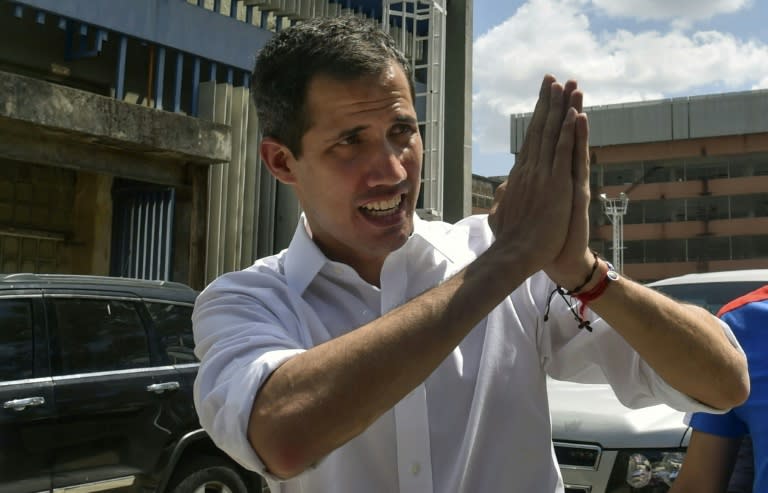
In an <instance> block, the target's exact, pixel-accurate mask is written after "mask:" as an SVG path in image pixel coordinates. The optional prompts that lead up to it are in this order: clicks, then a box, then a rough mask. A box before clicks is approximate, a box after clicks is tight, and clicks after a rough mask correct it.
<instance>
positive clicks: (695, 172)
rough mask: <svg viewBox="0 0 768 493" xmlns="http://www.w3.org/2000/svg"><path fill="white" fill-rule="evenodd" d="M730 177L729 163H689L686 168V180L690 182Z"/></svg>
mask: <svg viewBox="0 0 768 493" xmlns="http://www.w3.org/2000/svg"><path fill="white" fill-rule="evenodd" d="M728 177H729V173H728V163H723V162H718V163H688V164H686V166H685V178H686V180H688V181H691V180H714V179H716V178H728Z"/></svg>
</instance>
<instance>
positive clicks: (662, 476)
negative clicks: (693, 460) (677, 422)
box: [608, 449, 685, 493]
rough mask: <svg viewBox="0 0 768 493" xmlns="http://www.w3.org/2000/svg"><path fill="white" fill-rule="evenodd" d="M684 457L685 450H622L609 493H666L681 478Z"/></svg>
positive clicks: (612, 473)
mask: <svg viewBox="0 0 768 493" xmlns="http://www.w3.org/2000/svg"><path fill="white" fill-rule="evenodd" d="M684 458H685V450H684V449H672V450H629V451H622V452H619V454H618V455H617V456H616V462H615V464H614V465H613V471H611V479H610V480H609V481H608V493H629V492H632V493H665V492H666V491H668V490H669V487H670V486H671V485H672V482H673V481H674V480H675V478H677V475H678V473H679V472H680V467H681V466H682V465H683V459H684Z"/></svg>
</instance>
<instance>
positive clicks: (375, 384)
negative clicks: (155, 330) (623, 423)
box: [193, 18, 748, 493]
mask: <svg viewBox="0 0 768 493" xmlns="http://www.w3.org/2000/svg"><path fill="white" fill-rule="evenodd" d="M252 87H253V91H254V97H255V100H256V106H257V108H258V111H259V118H260V121H261V122H262V124H263V128H264V139H263V142H262V144H261V155H262V159H263V161H264V163H265V165H266V166H267V167H268V168H269V169H270V171H271V172H272V173H273V174H274V176H275V177H276V178H277V179H278V180H280V181H281V182H283V183H285V184H288V185H290V186H291V187H292V188H293V190H294V191H295V192H296V195H297V196H298V198H299V201H300V203H301V206H302V209H303V211H304V214H303V216H302V219H301V221H300V224H299V226H298V228H297V229H296V233H295V235H294V238H293V240H292V242H291V244H290V246H289V248H288V249H287V250H286V251H284V252H281V253H280V254H278V255H275V256H272V257H268V258H265V259H261V260H259V261H257V262H256V263H255V264H254V266H252V267H250V268H249V269H246V270H244V271H241V272H235V273H230V274H226V275H224V276H222V277H221V278H220V279H218V280H216V281H215V282H214V283H212V285H211V286H209V287H208V288H207V289H206V290H205V291H204V292H203V293H202V294H201V295H200V297H199V298H198V301H197V303H196V307H195V313H194V317H193V322H194V328H195V336H196V343H197V349H196V351H197V354H198V355H199V356H200V358H201V360H202V362H201V366H200V370H199V375H198V379H197V382H196V405H197V409H198V413H199V415H200V419H201V423H202V424H203V426H204V427H205V429H206V430H207V431H208V432H209V433H210V435H211V437H212V438H213V440H214V441H215V442H216V443H217V444H218V445H219V446H220V447H221V448H223V449H224V450H226V451H227V452H228V453H229V454H230V455H232V456H233V457H234V458H235V459H237V460H238V461H239V462H240V463H241V464H243V465H244V466H245V467H247V468H250V469H253V470H256V471H258V472H260V473H261V474H262V475H264V476H265V477H266V478H267V479H268V482H269V485H270V487H271V488H272V490H273V491H281V492H305V493H306V492H330V491H333V492H355V493H357V492H363V491H364V492H369V493H370V492H381V493H391V492H397V491H399V492H404V493H405V492H418V493H424V492H432V491H434V492H453V491H456V492H496V491H520V492H533V491H535V492H562V491H563V486H562V480H561V478H560V475H559V470H558V467H557V464H556V462H555V459H554V453H553V450H552V445H551V432H550V422H549V411H548V407H547V394H546V376H547V375H551V376H552V377H555V378H563V379H570V380H576V381H606V380H607V381H608V382H610V383H611V384H612V385H613V387H614V389H615V390H616V392H617V394H618V395H619V397H620V398H621V399H622V400H623V401H624V402H625V403H627V404H629V405H634V406H642V405H648V404H653V403H657V402H662V401H663V402H668V403H670V404H671V405H673V406H675V407H677V408H679V409H686V410H709V411H713V412H716V411H717V410H722V409H726V408H729V407H731V406H733V405H735V404H738V403H740V402H741V401H743V400H744V399H745V398H746V395H747V392H748V387H747V381H746V371H745V364H744V358H743V354H742V353H741V352H740V349H739V348H738V345H737V344H736V343H735V342H734V341H733V340H732V339H729V337H730V332H729V331H728V330H727V327H724V326H721V325H720V324H719V322H718V321H717V319H715V318H714V317H712V316H711V315H709V314H707V313H706V312H704V311H703V310H700V309H697V308H695V307H689V306H681V305H679V304H677V303H675V302H673V301H672V300H670V299H667V298H665V297H663V296H661V295H658V294H655V293H654V292H652V291H650V290H648V289H646V288H644V287H643V286H641V285H639V284H636V283H633V282H631V281H629V280H627V279H624V278H616V274H615V273H614V272H612V269H610V267H609V265H608V264H607V263H606V262H605V261H603V260H601V259H598V257H597V256H596V255H593V254H592V253H591V252H590V251H589V249H588V248H587V240H588V216H587V209H588V204H589V184H588V177H589V169H588V168H589V166H588V150H587V137H588V135H587V134H588V129H587V119H586V116H585V115H584V114H583V113H581V107H582V95H581V92H580V91H578V90H577V87H576V83H575V82H572V81H569V82H567V83H566V84H565V85H562V84H559V83H557V82H556V81H555V79H554V78H553V77H551V76H546V77H545V78H544V80H543V83H542V86H541V91H540V95H539V101H538V103H537V105H536V109H535V112H534V115H533V117H532V121H531V124H530V129H529V130H528V135H527V137H526V143H525V146H524V150H523V152H522V153H521V155H520V156H519V158H518V160H517V164H516V165H515V167H514V169H513V170H512V172H511V173H510V175H509V179H508V181H507V182H506V184H505V185H504V186H503V187H501V189H500V192H499V197H498V200H497V202H496V205H495V208H494V212H493V213H492V214H491V216H490V217H488V218H487V217H485V216H476V217H470V218H467V219H465V220H463V221H461V222H460V223H458V224H456V225H449V224H445V223H439V222H425V221H421V220H419V219H418V218H417V217H416V215H415V213H414V211H415V207H416V202H417V197H418V195H419V184H420V176H421V159H422V152H423V149H422V141H421V137H420V135H419V131H418V126H417V116H416V110H415V109H414V104H413V101H414V90H413V82H412V81H411V74H410V68H409V66H408V63H407V62H406V60H405V58H404V57H403V56H402V54H400V53H399V52H398V51H397V49H396V48H395V47H394V44H393V41H392V40H391V38H389V37H388V36H387V35H385V34H383V33H382V32H380V31H379V30H378V29H377V28H375V27H371V26H370V25H367V24H365V23H362V22H360V21H355V20H354V19H348V18H343V19H332V20H328V19H325V20H312V21H307V22H305V23H301V24H298V25H296V26H293V27H291V28H290V29H287V30H285V31H283V32H281V33H280V34H278V35H276V36H275V37H274V38H273V39H272V40H271V41H270V42H269V43H268V44H267V46H265V48H264V49H263V50H262V52H261V53H260V54H259V56H258V59H257V62H256V68H255V72H254V80H253V85H252ZM448 103H449V104H450V102H448ZM553 197H554V198H556V199H557V200H553ZM609 271H610V272H609ZM613 279H615V280H613ZM557 285H559V286H563V287H564V288H563V289H569V290H570V291H571V292H574V296H577V297H579V299H581V304H582V305H586V304H589V306H590V307H591V308H593V309H594V310H595V312H596V313H599V314H600V315H601V316H602V317H603V319H604V320H605V321H602V320H597V319H596V316H595V315H594V314H593V313H592V312H591V311H586V312H583V313H581V312H580V310H581V309H582V308H581V307H576V306H574V307H573V308H571V307H570V306H569V305H567V304H566V303H565V302H564V300H565V299H566V296H564V295H563V296H561V295H559V294H558V293H557V291H555V289H556V287H557ZM553 293H554V295H553ZM569 301H570V298H569ZM576 319H578V320H576ZM583 320H589V321H590V322H591V324H590V327H589V329H590V330H591V332H590V331H587V330H581V329H580V325H581V326H585V324H584V323H582V322H581V321H583ZM609 323H610V324H611V326H613V327H615V329H613V328H611V326H609V325H608V324H609ZM652 368H653V369H652Z"/></svg>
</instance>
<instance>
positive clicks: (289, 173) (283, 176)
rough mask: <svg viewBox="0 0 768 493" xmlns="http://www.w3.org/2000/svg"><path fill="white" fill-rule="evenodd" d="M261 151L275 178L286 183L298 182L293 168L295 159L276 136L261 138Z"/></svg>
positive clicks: (263, 159) (262, 157)
mask: <svg viewBox="0 0 768 493" xmlns="http://www.w3.org/2000/svg"><path fill="white" fill-rule="evenodd" d="M259 153H260V154H261V159H262V161H264V164H266V165H267V168H269V171H270V172H271V173H272V174H273V175H274V177H275V178H277V179H278V180H279V181H281V182H282V183H285V184H286V185H293V184H294V183H296V175H295V174H294V170H293V164H294V162H295V159H294V157H293V153H292V152H291V150H290V149H288V148H287V147H286V146H285V144H283V143H282V142H280V141H279V140H277V139H275V138H274V137H264V138H263V139H261V145H260V146H259Z"/></svg>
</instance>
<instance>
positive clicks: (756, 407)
mask: <svg viewBox="0 0 768 493" xmlns="http://www.w3.org/2000/svg"><path fill="white" fill-rule="evenodd" d="M718 316H719V317H720V318H722V319H723V321H725V322H726V323H727V324H728V325H729V326H730V327H731V329H732V330H733V333H734V335H735V336H736V338H737V339H738V341H739V343H741V346H742V347H743V348H744V351H745V353H746V355H747V364H748V367H749V376H750V383H751V392H750V395H749V398H748V399H747V401H746V402H744V403H743V404H742V405H740V406H738V407H735V408H733V409H732V410H731V411H730V412H728V413H726V414H719V415H715V414H707V413H695V414H693V415H692V416H691V418H690V425H691V427H692V428H693V434H692V435H691V442H690V445H689V447H688V453H687V454H686V457H685V462H684V464H683V467H682V469H681V470H680V474H679V476H678V478H677V479H676V480H675V482H674V484H673V487H672V489H671V490H670V493H686V492H696V493H708V492H712V493H714V492H718V493H723V492H726V491H733V490H732V489H729V488H730V487H729V480H730V479H731V473H732V471H733V469H734V464H735V463H736V460H737V457H738V453H739V448H740V446H741V444H742V441H743V439H744V438H745V437H746V436H747V435H749V437H750V438H751V441H752V453H753V462H754V468H753V471H754V481H753V485H752V490H753V491H755V492H760V493H763V492H768V285H766V286H763V287H762V288H760V289H757V290H755V291H752V292H751V293H748V294H746V295H744V296H742V297H740V298H737V299H735V300H733V301H731V302H730V303H728V304H726V305H725V306H724V307H723V308H721V309H720V311H719V312H718Z"/></svg>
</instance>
